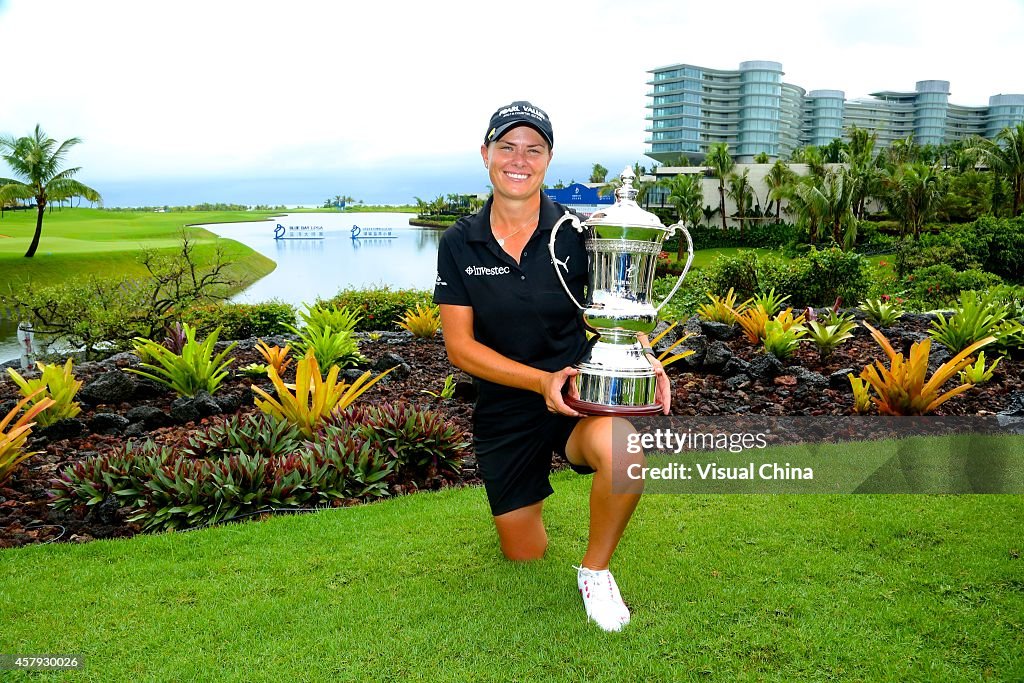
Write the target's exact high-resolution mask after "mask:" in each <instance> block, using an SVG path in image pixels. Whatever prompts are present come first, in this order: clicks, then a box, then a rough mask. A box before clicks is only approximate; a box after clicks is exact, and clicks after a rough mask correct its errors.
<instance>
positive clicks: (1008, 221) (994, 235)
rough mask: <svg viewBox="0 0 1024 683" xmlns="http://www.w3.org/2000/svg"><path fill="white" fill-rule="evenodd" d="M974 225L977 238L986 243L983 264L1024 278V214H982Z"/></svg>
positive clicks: (1008, 275)
mask: <svg viewBox="0 0 1024 683" xmlns="http://www.w3.org/2000/svg"><path fill="white" fill-rule="evenodd" d="M972 227H973V230H974V236H975V239H977V240H978V241H979V242H981V243H982V244H985V245H986V246H987V252H988V253H987V254H986V258H985V259H984V260H983V261H982V264H981V265H982V268H984V269H985V270H987V271H989V272H991V273H995V274H996V275H998V276H1000V277H1003V278H1006V279H1007V280H1010V281H1012V282H1024V216H1017V217H1016V218H994V217H992V216H983V217H981V218H979V219H978V220H977V221H975V222H974V224H973V226H972Z"/></svg>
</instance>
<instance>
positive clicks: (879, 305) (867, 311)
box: [857, 299, 903, 327]
mask: <svg viewBox="0 0 1024 683" xmlns="http://www.w3.org/2000/svg"><path fill="white" fill-rule="evenodd" d="M857 308H859V309H860V310H861V311H862V312H863V313H864V317H865V318H867V320H868V322H870V323H873V324H875V325H878V326H879V327H889V326H890V325H894V324H895V323H896V321H897V320H899V319H900V318H902V317H903V309H902V308H900V307H899V305H898V304H896V303H895V302H893V301H892V300H888V301H883V300H882V299H868V300H866V301H862V302H860V306H858V307H857Z"/></svg>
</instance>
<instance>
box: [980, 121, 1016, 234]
mask: <svg viewBox="0 0 1024 683" xmlns="http://www.w3.org/2000/svg"><path fill="white" fill-rule="evenodd" d="M968 151H969V152H976V153H977V154H978V156H979V157H980V158H981V160H982V161H984V162H985V164H986V165H987V166H988V167H989V168H991V169H992V171H993V172H994V173H995V174H996V176H997V177H1003V178H1005V179H1006V180H1008V181H1009V183H1010V187H1011V189H1012V192H1011V196H1012V204H1013V213H1012V214H1011V215H1013V216H1016V215H1017V214H1019V213H1020V212H1021V210H1022V209H1024V123H1018V124H1017V125H1016V126H1008V127H1006V128H1003V129H1002V130H1001V131H999V134H998V135H996V139H995V140H984V139H982V140H978V141H977V143H976V144H975V145H973V146H972V147H970V148H969V149H968Z"/></svg>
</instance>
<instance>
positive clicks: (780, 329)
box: [761, 316, 807, 360]
mask: <svg viewBox="0 0 1024 683" xmlns="http://www.w3.org/2000/svg"><path fill="white" fill-rule="evenodd" d="M790 317H791V318H792V316H790ZM806 334H807V329H806V328H804V326H803V325H790V326H789V327H786V326H785V325H784V323H782V322H780V321H778V320H769V321H768V322H766V323H765V324H764V339H762V340H761V343H762V344H763V345H764V350H765V351H767V352H768V353H770V354H772V355H773V356H775V357H776V358H778V359H779V360H785V359H787V358H789V357H790V356H792V355H793V352H794V351H796V349H797V347H798V346H800V340H801V339H803V337H804V335H806Z"/></svg>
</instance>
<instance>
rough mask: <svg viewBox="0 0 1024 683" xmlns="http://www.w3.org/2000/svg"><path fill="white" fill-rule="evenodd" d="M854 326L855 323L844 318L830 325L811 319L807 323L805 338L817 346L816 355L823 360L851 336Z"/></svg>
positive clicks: (855, 325)
mask: <svg viewBox="0 0 1024 683" xmlns="http://www.w3.org/2000/svg"><path fill="white" fill-rule="evenodd" d="M855 327H857V323H855V322H853V321H852V320H846V319H844V320H842V321H841V322H838V323H835V324H832V325H829V324H825V323H820V322H818V321H817V320H812V321H810V322H809V323H807V338H808V339H810V340H811V342H812V343H813V344H814V346H816V347H817V349H818V356H819V357H820V358H821V359H822V360H824V359H826V358H828V357H829V356H830V355H832V353H833V352H834V351H835V350H836V349H837V348H838V347H839V345H840V344H842V343H843V342H844V341H846V340H847V339H850V338H851V337H853V328H855Z"/></svg>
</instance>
